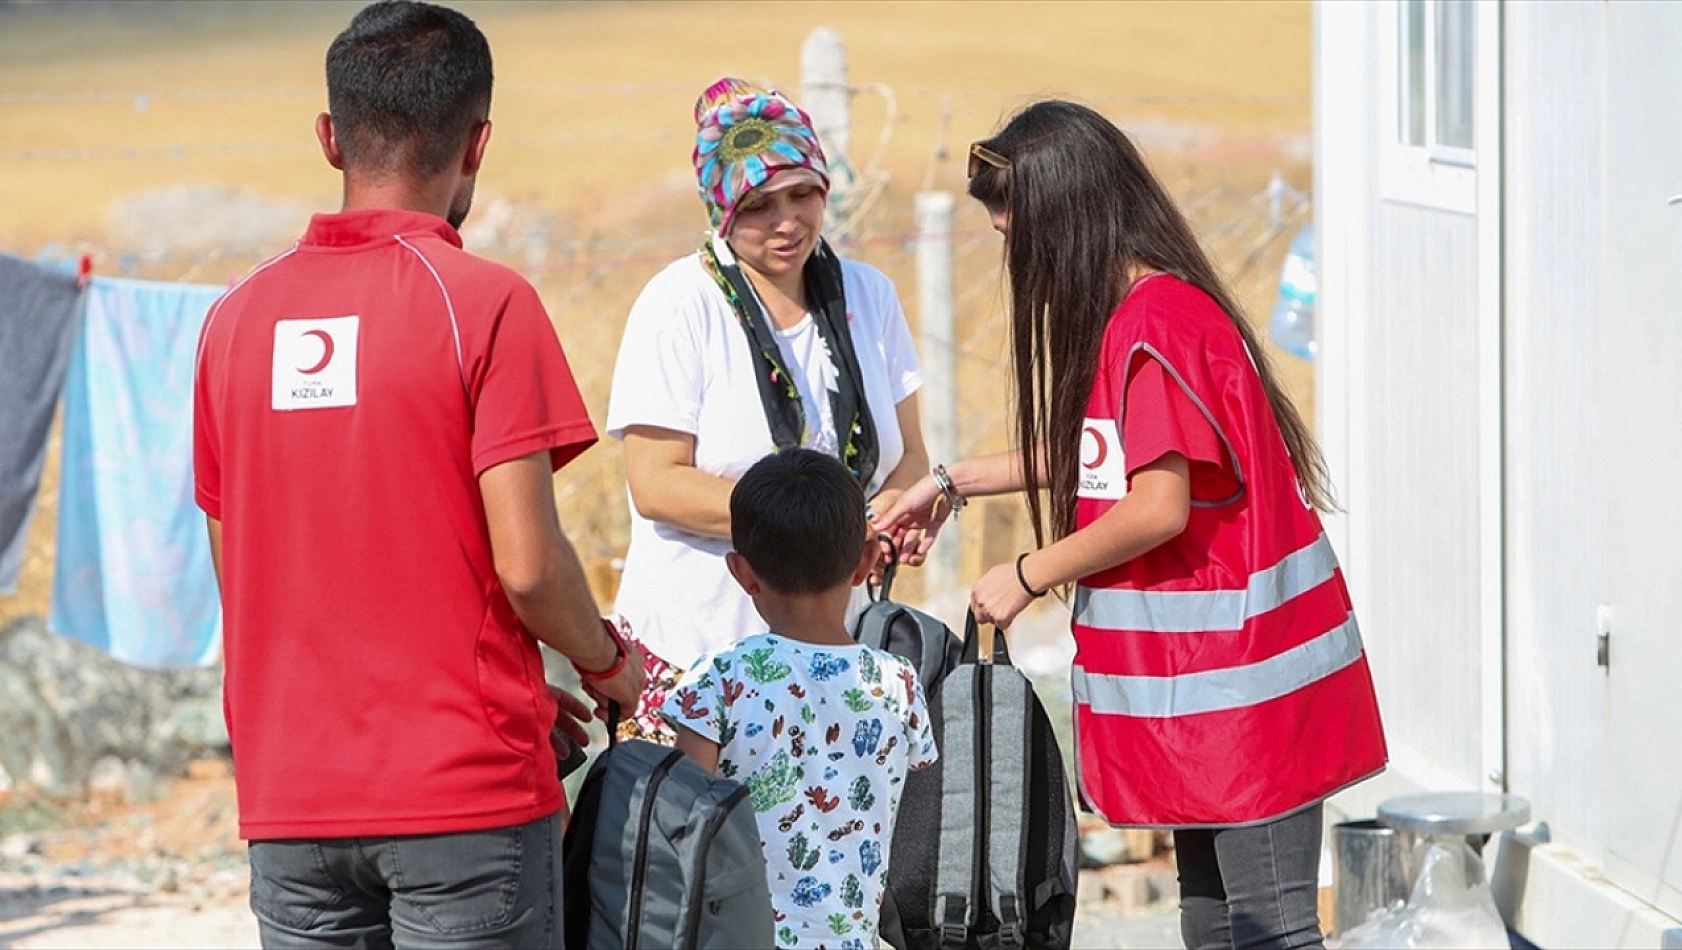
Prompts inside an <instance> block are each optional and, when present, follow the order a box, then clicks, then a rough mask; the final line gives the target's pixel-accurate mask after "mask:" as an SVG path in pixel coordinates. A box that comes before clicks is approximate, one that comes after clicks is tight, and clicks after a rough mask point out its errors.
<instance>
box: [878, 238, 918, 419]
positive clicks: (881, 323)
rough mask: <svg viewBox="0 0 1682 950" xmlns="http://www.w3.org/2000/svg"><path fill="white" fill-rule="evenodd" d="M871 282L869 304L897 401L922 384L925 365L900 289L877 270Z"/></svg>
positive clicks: (901, 400) (891, 388)
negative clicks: (921, 364)
mask: <svg viewBox="0 0 1682 950" xmlns="http://www.w3.org/2000/svg"><path fill="white" fill-rule="evenodd" d="M873 276H874V277H875V280H872V281H869V283H870V285H871V286H870V298H871V299H870V304H871V309H872V311H873V314H872V316H873V318H874V319H875V321H876V330H877V333H878V334H879V335H880V338H881V341H882V361H883V363H884V365H885V366H886V367H887V371H888V391H889V392H891V393H892V394H893V398H894V403H895V404H896V405H897V404H899V403H901V402H903V401H905V397H907V396H909V395H911V394H912V393H914V392H916V391H917V390H919V389H921V388H922V387H923V371H922V367H921V366H920V365H918V363H917V349H916V347H914V346H913V345H912V343H911V327H910V326H909V325H908V324H907V323H906V321H905V310H904V308H902V307H901V306H900V304H899V291H897V290H896V289H895V288H894V282H893V281H892V280H889V279H888V277H887V275H886V274H883V273H881V272H880V271H877V272H875V273H874V274H873Z"/></svg>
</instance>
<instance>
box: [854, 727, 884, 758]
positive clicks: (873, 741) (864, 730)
mask: <svg viewBox="0 0 1682 950" xmlns="http://www.w3.org/2000/svg"><path fill="white" fill-rule="evenodd" d="M881 741H882V720H880V719H866V720H864V721H863V722H860V723H859V724H858V725H857V726H856V727H854V729H853V753H854V754H856V755H858V756H859V757H861V758H862V757H864V756H867V755H874V754H875V753H876V745H877V743H879V742H881Z"/></svg>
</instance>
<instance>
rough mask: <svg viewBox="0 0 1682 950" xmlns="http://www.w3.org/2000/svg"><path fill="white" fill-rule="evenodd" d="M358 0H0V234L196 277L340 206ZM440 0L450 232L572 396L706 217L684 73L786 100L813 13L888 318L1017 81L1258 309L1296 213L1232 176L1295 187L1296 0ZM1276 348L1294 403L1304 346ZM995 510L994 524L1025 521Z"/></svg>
mask: <svg viewBox="0 0 1682 950" xmlns="http://www.w3.org/2000/svg"><path fill="white" fill-rule="evenodd" d="M358 6H359V4H357V3H342V2H337V0H334V2H321V0H288V2H285V3H278V2H220V0H203V2H175V3H165V2H148V0H138V2H127V3H112V2H77V3H47V2H22V3H18V2H12V3H3V2H0V250H4V251H6V252H9V253H13V254H17V255H21V256H26V257H28V256H34V255H35V254H36V253H37V252H38V251H40V250H41V249H43V248H47V247H50V246H56V247H59V248H62V249H65V250H66V251H68V252H71V253H78V252H82V251H88V252H91V253H93V254H94V255H95V261H96V272H98V273H102V274H113V275H116V274H125V273H127V274H133V275H137V276H147V277H154V278H159V279H167V280H192V281H202V282H210V283H222V282H225V281H227V280H228V279H229V278H230V276H232V275H235V274H237V273H240V272H242V271H243V270H244V269H245V268H247V267H249V266H250V265H251V264H253V263H255V262H256V261H257V260H260V259H261V258H263V257H266V256H268V254H270V253H273V252H275V251H277V250H279V249H280V248H282V247H284V246H285V245H286V244H287V243H289V242H290V240H291V238H292V236H293V235H294V234H295V233H296V232H297V231H298V230H299V229H300V228H301V227H302V225H303V223H304V218H305V216H306V215H307V213H308V212H309V211H310V210H312V209H324V208H332V207H333V206H334V205H335V203H336V199H337V179H336V177H335V174H334V173H333V172H332V170H331V169H330V168H328V167H327V165H326V164H325V163H324V162H323V161H322V160H321V158H320V156H319V153H318V152H317V151H316V149H315V144H314V140H313V135H312V132H311V126H312V122H313V119H314V116H315V115H316V113H317V112H319V111H321V110H322V109H323V108H324V107H325V92H324V90H323V88H322V77H321V61H322V55H323V53H324V51H325V49H326V46H327V44H328V42H329V41H330V40H331V38H332V36H333V35H334V33H336V32H337V31H338V30H339V29H340V28H342V26H343V25H344V23H345V22H347V21H348V20H349V18H350V16H351V15H352V13H353V12H354V11H355V10H356V9H357V7H358ZM459 6H460V7H461V8H462V9H464V10H466V11H467V12H468V13H469V14H470V15H472V16H474V17H475V19H476V20H477V21H478V22H479V23H480V25H481V26H482V28H483V29H484V30H485V32H486V34H487V35H488V36H489V38H490V40H491V44H492V49H493V51H494V54H495V57H496V65H497V92H496V101H495V104H494V107H493V119H494V122H495V131H494V134H493V138H492V146H491V153H490V157H489V160H488V162H487V165H486V168H485V171H484V173H483V175H482V176H481V182H480V189H479V199H478V205H477V207H478V211H477V213H476V216H475V219H473V220H470V221H469V226H468V228H467V237H468V239H469V243H470V246H471V247H473V248H475V249H476V250H479V251H481V252H482V253H486V254H488V255H491V256H496V257H499V258H502V259H504V260H507V261H508V262H509V263H511V264H513V265H514V266H516V267H519V268H521V269H522V270H523V271H525V272H526V273H528V274H529V275H530V276H531V277H532V279H533V280H534V282H535V283H536V284H537V285H538V287H539V289H540V290H541V291H542V293H543V294H544V298H545V300H546V301H547V303H548V304H549V307H550V309H551V312H552V314H553V316H554V318H555V322H556V326H557V329H558V331H559V333H560V335H561V338H562V340H563V342H564V343H565V344H566V346H567V349H568V352H569V354H570V356H571V358H572V361H573V364H574V367H575V369H576V370H577V372H578V375H579V377H580V380H581V382H582V384H583V387H584V390H585V394H586V398H587V400H588V401H589V403H590V407H591V411H592V413H593V414H594V415H595V417H596V418H597V419H598V420H600V419H601V418H602V417H603V415H604V412H605V403H606V394H607V384H608V375H609V373H610V372H611V368H612V362H613V358H614V354H615V352H616V350H617V344H618V338H619V329H620V327H621V325H622V323H623V320H624V315H625V312H626V310H627V309H628V307H629V305H630V302H631V300H632V299H633V298H634V297H635V295H636V293H637V291H638V289H639V288H640V287H641V285H642V283H643V281H644V280H646V279H647V277H648V276H650V275H651V274H652V273H653V272H654V271H655V270H656V269H657V268H658V267H659V266H660V265H661V264H662V263H663V262H664V261H665V260H668V259H670V258H672V257H675V256H677V255H678V254H681V253H683V252H684V251H686V250H688V249H690V248H692V247H693V246H694V245H695V243H696V242H697V241H698V239H699V236H700V229H701V228H702V227H703V226H704V218H703V215H702V212H701V210H700V207H699V204H698V202H697V201H696V199H695V197H694V192H693V188H694V186H693V178H692V176H691V172H690V166H689V161H688V158H689V150H690V145H691V134H692V131H693V126H692V123H691V119H690V110H691V105H692V103H693V100H694V96H695V95H696V93H697V92H699V90H700V89H701V88H703V87H704V86H705V85H706V84H707V83H708V82H710V81H711V80H713V79H714V78H716V77H717V76H719V75H721V74H726V73H734V74H738V75H744V76H748V77H751V78H757V79H761V80H765V81H769V82H771V83H774V84H776V85H778V86H780V87H781V88H783V89H785V90H787V91H790V92H791V93H795V94H798V89H799V69H800V51H801V44H802V41H803V40H804V38H805V37H806V36H807V34H808V33H809V32H810V31H811V30H812V29H813V28H815V27H817V26H829V27H833V28H834V29H836V30H838V31H839V32H840V34H841V35H842V37H843V38H844V40H845V42H846V44H847V51H848V56H849V60H850V66H851V80H852V82H853V84H854V85H855V86H857V87H858V88H859V94H858V95H857V97H856V99H855V106H854V131H853V149H852V152H853V154H852V156H851V158H852V161H853V163H854V165H856V166H858V167H859V169H860V170H861V172H862V173H863V175H864V179H865V181H866V182H867V183H868V185H869V188H870V190H869V194H870V195H871V196H872V199H871V201H870V203H869V206H868V209H867V210H866V211H865V212H864V213H862V214H860V215H859V216H858V219H857V221H856V222H855V223H854V225H853V227H852V228H851V232H852V233H851V237H852V238H853V244H852V250H851V253H853V254H855V256H859V257H861V258H864V259H866V260H869V261H871V262H872V263H875V264H876V265H877V266H879V267H881V268H882V269H883V270H885V271H886V272H887V273H888V274H889V275H890V276H891V277H893V278H894V279H895V280H896V282H897V283H898V284H899V287H900V289H901V293H902V297H903V299H904V300H905V302H906V307H907V311H908V313H909V314H910V315H911V317H912V321H913V325H914V327H915V324H916V320H917V314H916V284H915V273H916V272H915V266H914V260H913V257H912V254H911V251H910V250H909V248H908V246H907V243H906V235H907V234H908V233H909V232H910V230H911V228H912V220H911V207H912V199H913V196H914V195H915V193H916V192H918V191H919V190H923V189H926V188H938V189H947V190H952V191H961V188H962V171H963V170H962V161H961V156H962V154H963V149H964V147H965V146H966V145H967V143H968V142H969V141H971V140H972V139H974V138H977V137H980V136H983V135H985V134H987V133H988V132H989V131H990V130H991V129H992V128H994V127H995V126H996V125H997V124H998V123H999V122H1000V121H1001V119H1002V118H1003V117H1004V116H1006V115H1008V114H1009V112H1010V111H1011V110H1012V109H1014V108H1016V107H1018V106H1020V105H1022V104H1024V103H1026V102H1028V101H1030V100H1032V99H1033V98H1036V97H1039V96H1045V95H1057V96H1064V97H1069V98H1074V99H1078V100H1081V101H1084V102H1087V103H1089V104H1092V105H1094V106H1095V107H1097V108H1100V109H1101V110H1103V111H1104V112H1105V113H1106V114H1108V115H1110V116H1111V117H1112V118H1113V119H1115V120H1116V121H1117V122H1118V123H1119V124H1121V125H1122V126H1123V127H1124V128H1128V129H1131V130H1133V131H1135V132H1136V133H1137V134H1138V137H1139V140H1140V141H1141V143H1142V144H1143V145H1144V147H1145V148H1146V150H1147V152H1148V154H1149V155H1150V156H1151V158H1152V160H1153V161H1154V162H1155V163H1156V164H1157V167H1158V168H1159V169H1160V170H1161V172H1162V173H1163V175H1164V177H1165V178H1166V179H1167V180H1168V182H1169V183H1170V186H1171V187H1172V188H1173V189H1174V190H1175V191H1176V193H1177V194H1180V195H1182V196H1184V197H1185V199H1186V201H1187V202H1188V205H1189V206H1191V207H1192V216H1193V218H1194V220H1195V221H1196V222H1197V223H1198V224H1199V225H1200V226H1201V227H1203V228H1204V229H1205V231H1206V233H1207V234H1209V235H1210V246H1211V248H1212V249H1213V250H1214V251H1215V252H1216V253H1217V254H1218V255H1219V256H1220V257H1221V261H1220V263H1221V264H1222V266H1224V267H1226V268H1227V270H1228V272H1229V273H1230V274H1231V275H1232V276H1233V278H1234V280H1235V281H1236V282H1237V284H1238V286H1239V288H1240V291H1241V293H1242V295H1243V296H1244V298H1245V299H1246V301H1247V304H1248V306H1249V307H1250V308H1251V311H1252V316H1253V317H1254V318H1256V319H1265V316H1266V311H1267V308H1268V307H1269V306H1270V305H1271V302H1272V294H1273V291H1274V288H1275V286H1276V281H1277V274H1278V268H1279V264H1280V261H1281V259H1282V257H1283V253H1284V247H1285V244H1286V242H1287V241H1288V240H1289V237H1290V232H1291V230H1294V227H1295V223H1296V221H1298V220H1300V218H1298V219H1294V220H1287V221H1285V222H1283V223H1280V222H1271V223H1270V221H1269V220H1267V217H1266V215H1265V213H1264V211H1261V210H1258V208H1257V206H1256V205H1255V204H1254V203H1251V202H1249V201H1248V199H1249V198H1250V197H1251V196H1255V195H1258V194H1260V193H1261V191H1262V189H1263V188H1264V187H1265V186H1266V184H1267V182H1268V180H1269V178H1270V176H1272V175H1273V174H1274V173H1275V172H1276V171H1277V172H1279V173H1281V174H1282V175H1283V176H1284V180H1285V181H1287V182H1288V183H1289V184H1290V185H1291V186H1293V187H1294V188H1295V189H1299V190H1301V191H1307V190H1309V185H1310V174H1311V170H1310V167H1309V156H1308V149H1307V142H1308V133H1309V120H1310V116H1309V108H1310V107H1309V98H1308V97H1309V89H1310V75H1309V46H1310V13H1309V7H1308V4H1307V2H1306V0H1243V2H1238V0H1228V2H1221V0H1182V2H1126V3H1099V2H1086V3H1064V2H1051V0H1035V2H1030V3H1005V2H979V0H972V2H965V3H957V2H894V3H886V2H863V0H851V2H834V0H811V2H799V3H776V4H773V3H734V4H723V3H705V2H670V3H667V2H648V3H625V2H600V3H538V2H524V3H522V2H482V3H461V4H459ZM953 155H955V156H958V158H952V157H945V156H953ZM1297 211H1298V212H1300V211H1301V209H1300V208H1298V209H1297ZM957 230H958V255H957V259H958V273H957V287H958V290H959V307H960V309H959V315H958V333H957V337H958V339H957V340H955V341H953V342H952V344H951V345H953V346H955V347H957V348H958V350H959V353H960V357H961V358H960V359H959V361H958V363H959V375H958V385H959V404H960V418H959V426H960V439H961V442H962V445H963V448H964V449H965V450H966V451H977V450H986V449H994V448H999V447H1002V446H1003V444H1004V427H1003V425H1002V420H1003V419H1004V418H1005V413H1006V411H1007V405H1006V402H1005V399H1004V396H1003V394H1002V392H1001V387H1000V385H999V383H1000V380H1001V378H1002V377H1001V373H1002V371H1003V369H1004V358H1005V351H1004V348H1003V343H1002V334H1001V332H1000V327H1001V322H1000V320H1001V313H1000V307H999V279H998V274H997V264H998V243H997V238H996V236H993V235H991V234H989V233H988V232H987V231H986V228H985V222H984V219H983V216H982V215H980V214H979V213H978V211H977V209H974V208H970V207H968V206H967V205H966V203H965V202H964V201H963V200H962V199H960V202H959V216H958V222H957ZM1275 358H1276V359H1277V360H1278V361H1279V362H1280V364H1281V365H1282V367H1283V368H1284V369H1285V371H1286V376H1287V378H1288V380H1289V382H1290V385H1291V387H1292V390H1293V393H1294V394H1295V395H1296V396H1297V397H1298V399H1299V400H1302V401H1306V400H1307V399H1308V398H1309V397H1310V395H1311V394H1310V392H1309V381H1310V372H1309V369H1308V367H1307V365H1306V364H1304V363H1301V362H1300V361H1294V360H1291V359H1290V358H1288V357H1284V356H1282V355H1278V354H1276V355H1275ZM55 485H56V479H55V477H54V475H53V472H52V471H51V470H49V473H48V479H47V483H46V485H45V486H44V490H43V492H42V498H41V501H40V503H39V507H38V512H37V518H36V521H35V524H34V526H33V534H32V541H31V553H30V557H29V560H28V564H27V566H26V570H25V576H24V578H23V586H22V590H21V592H20V594H19V595H18V596H17V597H11V598H5V599H0V621H3V620H4V619H6V618H8V617H10V616H13V615H16V614H18V613H22V612H26V611H28V612H44V611H45V609H46V603H47V597H48V592H49V590H50V572H51V564H52V557H51V552H52V528H53V521H54V504H55V497H54V491H53V489H54V486H55ZM621 486H622V481H621V474H620V469H619V458H618V453H617V448H616V446H614V445H612V444H604V445H603V446H602V447H599V448H597V449H594V450H592V451H591V452H590V453H588V454H587V455H586V456H585V457H584V458H583V459H582V460H580V462H579V463H577V464H576V465H575V466H573V467H571V468H569V469H568V470H567V471H566V472H565V473H563V476H562V478H561V479H559V480H558V482H557V495H558V497H559V499H560V501H561V505H562V512H563V519H564V520H565V521H566V523H567V526H568V529H569V531H570V532H571V533H572V534H573V536H574V538H575V540H576V542H577V543H578V545H579V547H580V549H581V551H582V552H583V553H584V555H585V556H586V559H587V560H589V561H590V562H591V564H592V565H593V566H594V568H595V571H596V578H595V579H596V580H597V582H598V586H599V588H600V590H601V592H602V593H603V594H604V595H610V593H611V582H612V576H611V570H610V569H609V567H608V565H610V563H611V560H612V558H613V557H615V556H617V555H618V554H620V553H622V551H623V545H624V541H625V513H624V503H623V500H622V498H623V489H622V487H621ZM996 521H997V523H999V524H1003V525H1005V526H1006V527H1004V528H1000V529H997V530H996V531H995V532H994V533H995V534H998V533H1000V532H1003V533H1005V534H1011V533H1012V532H1017V533H1019V532H1020V530H1021V528H1020V524H1019V523H1013V522H1011V521H1010V519H1008V518H1003V519H996ZM980 534H981V532H970V535H969V537H967V538H966V540H967V542H968V543H969V545H970V547H971V548H977V547H978V546H979V544H980V542H981V540H982V539H981V537H980ZM995 540H996V539H995ZM1006 541H1007V542H1009V544H1010V545H1014V544H1015V538H1014V537H1011V538H1007V539H1006ZM1001 543H1004V542H1001ZM979 556H980V553H979V551H978V550H973V551H971V552H970V561H971V562H972V563H973V562H974V561H975V560H977V559H978V558H979ZM907 586H908V588H909V590H910V592H911V593H912V594H913V595H915V594H916V593H917V588H916V585H915V583H914V581H913V583H910V584H908V585H907Z"/></svg>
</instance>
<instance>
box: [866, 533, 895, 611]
mask: <svg viewBox="0 0 1682 950" xmlns="http://www.w3.org/2000/svg"><path fill="white" fill-rule="evenodd" d="M876 540H877V541H878V542H880V543H881V544H882V545H883V546H885V547H886V548H887V549H888V556H887V558H886V560H884V561H883V562H882V585H881V586H880V587H878V586H876V585H875V584H874V583H872V582H871V581H870V579H869V578H866V579H865V582H864V584H865V593H867V594H869V595H870V602H871V603H874V604H879V603H882V602H883V601H885V600H887V599H888V598H889V597H891V596H893V590H894V577H895V576H896V575H897V574H898V573H899V545H897V544H895V543H894V539H893V538H892V537H891V536H890V535H886V534H878V535H877V536H876Z"/></svg>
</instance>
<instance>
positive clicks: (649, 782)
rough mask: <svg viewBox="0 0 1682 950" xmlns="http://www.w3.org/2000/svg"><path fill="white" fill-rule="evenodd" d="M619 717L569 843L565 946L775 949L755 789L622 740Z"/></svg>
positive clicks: (588, 781)
mask: <svg viewBox="0 0 1682 950" xmlns="http://www.w3.org/2000/svg"><path fill="white" fill-rule="evenodd" d="M612 712H613V714H612V715H610V716H609V721H608V736H609V745H608V748H607V751H605V752H603V753H602V754H601V755H600V756H599V757H598V758H597V759H596V762H595V764H594V765H592V766H591V767H590V771H589V773H588V774H587V775H585V777H584V784H583V787H582V788H580V789H579V793H578V803H577V807H576V808H575V809H574V810H573V813H572V820H571V821H570V823H569V824H568V825H567V831H566V839H565V841H564V842H563V844H562V847H561V851H562V859H561V860H562V873H563V876H564V877H563V881H564V887H565V898H566V899H565V902H564V905H563V914H564V917H565V921H564V927H565V940H566V942H565V946H568V947H577V948H580V950H582V948H587V947H624V948H626V950H632V948H636V947H643V948H666V947H697V948H716V950H735V948H740V947H770V946H774V945H775V938H774V936H773V928H772V922H771V889H770V886H769V885H768V884H767V883H766V873H765V854H764V852H763V851H762V850H761V849H760V844H759V826H758V825H757V824H756V823H755V821H754V815H753V808H752V806H751V805H750V804H749V802H748V790H747V787H746V786H744V785H742V784H741V783H740V782H734V781H731V780H729V779H722V778H718V777H716V776H714V775H712V774H711V773H709V772H707V771H706V770H704V769H702V768H701V767H700V766H699V765H696V764H695V762H694V761H693V760H691V759H690V758H689V757H688V756H686V755H684V754H683V753H682V752H679V751H677V750H676V749H671V748H667V747H666V746H662V745H657V744H655V743H652V742H645V741H642V740H639V739H630V740H626V741H623V742H620V741H617V740H615V739H614V738H613V736H614V734H615V733H616V732H617V731H618V722H617V721H616V720H617V719H618V715H617V710H612Z"/></svg>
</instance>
